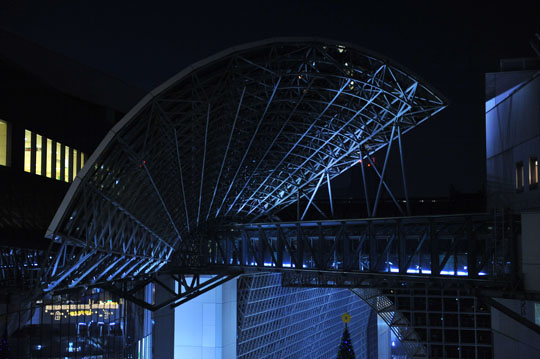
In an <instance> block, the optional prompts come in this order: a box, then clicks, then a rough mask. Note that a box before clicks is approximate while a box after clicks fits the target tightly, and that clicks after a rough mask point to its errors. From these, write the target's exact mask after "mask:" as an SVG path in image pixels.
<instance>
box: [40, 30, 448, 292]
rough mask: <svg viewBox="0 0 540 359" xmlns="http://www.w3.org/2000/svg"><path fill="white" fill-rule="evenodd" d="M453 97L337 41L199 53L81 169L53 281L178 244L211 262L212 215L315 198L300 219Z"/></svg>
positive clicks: (131, 264)
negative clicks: (321, 192) (336, 182)
mask: <svg viewBox="0 0 540 359" xmlns="http://www.w3.org/2000/svg"><path fill="white" fill-rule="evenodd" d="M444 107H445V101H444V100H443V99H442V97H441V95H438V94H436V92H435V91H434V90H432V89H431V88H429V87H428V86H427V85H426V84H425V83H423V82H421V81H420V80H419V79H418V77H417V76H415V75H413V74H411V72H409V71H406V70H404V69H403V68H402V67H400V66H398V65H396V64H395V63H393V62H392V61H391V60H389V59H387V58H384V57H382V56H380V55H377V54H374V53H371V52H369V51H366V50H363V49H361V48H358V47H356V46H353V45H348V44H341V43H337V42H333V41H323V40H318V39H277V40H268V41H263V42H259V43H255V44H249V45H245V46H242V47H237V48H232V49H229V50H227V51H224V52H223V53H220V54H218V55H216V56H214V57H212V58H209V59H207V60H204V61H202V62H200V63H197V64H195V65H193V66H191V67H189V68H188V69H186V70H184V71H183V72H181V73H179V74H178V75H176V76H174V77H173V78H172V79H170V80H169V81H167V82H166V83H165V84H163V85H162V86H161V87H159V88H157V89H156V90H154V91H153V92H151V93H150V94H149V95H148V96H147V97H145V98H144V99H143V100H142V101H141V102H140V103H139V104H138V105H137V106H136V107H135V108H134V109H133V110H132V111H131V112H130V113H129V114H128V115H127V116H126V117H125V118H124V119H123V120H122V121H121V122H120V123H118V124H117V125H116V126H115V127H114V128H113V129H112V130H111V131H110V133H109V134H108V135H107V136H106V138H105V139H104V140H103V142H102V143H101V145H100V146H99V148H98V149H97V150H96V151H95V153H94V154H93V155H92V157H91V158H90V160H89V161H88V162H87V164H86V165H85V168H84V169H83V170H82V171H81V172H80V173H79V176H78V177H77V178H76V180H75V181H74V183H73V185H72V186H71V187H70V190H69V192H68V194H67V195H66V197H65V199H64V201H63V203H62V205H61V207H60V209H59V211H58V212H57V215H56V216H55V218H54V220H53V222H52V224H51V226H50V228H49V230H48V237H49V238H51V239H52V240H53V242H52V244H51V253H54V255H56V257H55V258H54V259H53V262H54V264H53V265H51V266H49V267H48V268H47V269H46V270H44V273H43V277H42V282H43V283H44V284H45V287H44V288H43V289H44V290H45V291H51V290H54V289H59V288H66V287H75V286H80V285H95V284H96V283H103V282H114V281H118V280H122V279H126V278H132V277H140V276H145V275H152V274H153V273H156V272H157V271H159V270H160V268H162V267H163V266H164V265H165V264H167V263H168V262H170V261H171V258H172V254H173V253H176V254H177V256H178V258H180V259H179V260H180V261H181V262H182V263H184V264H188V265H200V264H201V263H200V258H201V250H202V248H201V237H202V236H204V235H205V233H207V230H208V228H212V227H213V226H214V224H216V223H223V222H230V221H233V220H234V221H239V222H246V221H253V220H255V219H258V218H269V217H271V216H272V214H273V213H275V212H276V211H278V210H279V209H280V208H283V207H284V206H287V205H289V204H291V203H293V202H294V201H296V200H297V199H298V198H300V197H306V198H308V199H309V203H308V206H307V207H306V208H305V210H304V212H303V215H302V218H303V217H304V215H305V213H306V212H307V209H308V208H309V207H310V205H311V204H312V202H313V198H314V197H315V194H316V192H317V190H318V189H319V188H320V187H321V186H324V185H328V187H329V190H330V181H331V180H332V178H334V177H336V176H338V175H339V174H341V173H343V172H344V171H346V170H347V169H349V168H350V167H351V166H353V165H355V164H357V163H358V162H359V160H360V159H361V158H368V159H369V156H370V155H371V154H373V153H374V152H376V151H378V150H380V149H382V148H383V147H385V146H387V147H388V149H390V147H391V144H392V142H393V141H394V140H399V139H400V138H401V135H402V134H403V133H405V132H407V131H409V130H411V129H412V128H414V127H415V126H417V125H418V124H420V123H421V122H423V121H425V120H426V119H428V118H429V117H431V116H433V115H434V114H435V113H437V112H439V111H440V110H442V109H443V108H444ZM400 144H401V143H400ZM400 147H401V146H400ZM387 153H388V152H387ZM386 158H388V155H387V156H386ZM385 168H386V161H385V166H384V168H383V169H382V171H381V172H382V173H379V177H380V179H381V180H380V184H379V188H378V191H377V195H376V201H375V203H374V208H373V213H375V211H376V206H377V200H378V198H379V194H380V191H381V188H382V187H383V186H384V187H385V188H386V189H388V186H387V185H386V183H385V182H384V171H385ZM329 192H330V193H331V190H330V191H329ZM51 257H52V256H51Z"/></svg>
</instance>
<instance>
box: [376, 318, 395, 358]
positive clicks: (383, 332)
mask: <svg viewBox="0 0 540 359" xmlns="http://www.w3.org/2000/svg"><path fill="white" fill-rule="evenodd" d="M377 335H378V338H379V340H378V342H379V345H378V347H377V349H378V350H377V352H378V359H390V358H391V357H392V347H391V344H390V327H389V326H388V324H386V322H385V321H384V320H383V319H382V318H381V317H379V316H378V315H377Z"/></svg>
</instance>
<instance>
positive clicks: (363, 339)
mask: <svg viewBox="0 0 540 359" xmlns="http://www.w3.org/2000/svg"><path fill="white" fill-rule="evenodd" d="M345 312H348V313H349V314H350V315H351V316H352V320H351V322H350V323H349V332H350V334H351V339H352V342H353V348H354V351H355V354H356V358H359V359H375V358H377V318H376V314H375V313H374V312H373V311H372V310H371V309H370V308H369V307H368V306H367V304H365V303H364V302H363V301H362V300H361V299H360V298H358V297H357V296H356V295H354V294H353V293H352V292H351V291H349V290H348V289H335V288H283V287H281V277H280V275H279V274H260V275H253V276H247V277H242V278H241V279H239V281H238V339H237V355H238V356H237V357H238V358H239V359H248V358H258V359H263V358H268V359H270V358H281V359H285V358H291V359H293V358H294V359H301V358H321V359H322V358H332V359H333V358H335V357H336V355H337V351H338V347H339V343H340V339H341V335H342V333H343V328H344V324H343V322H342V321H341V317H340V316H341V315H342V314H343V313H345Z"/></svg>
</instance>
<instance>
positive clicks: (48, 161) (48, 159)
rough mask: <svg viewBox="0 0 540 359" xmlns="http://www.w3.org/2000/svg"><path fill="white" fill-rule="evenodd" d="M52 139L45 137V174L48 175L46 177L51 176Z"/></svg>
mask: <svg viewBox="0 0 540 359" xmlns="http://www.w3.org/2000/svg"><path fill="white" fill-rule="evenodd" d="M52 144H53V142H52V140H51V139H49V138H47V157H46V160H45V162H46V166H45V167H46V173H45V175H46V176H47V177H48V178H52V153H53V148H52Z"/></svg>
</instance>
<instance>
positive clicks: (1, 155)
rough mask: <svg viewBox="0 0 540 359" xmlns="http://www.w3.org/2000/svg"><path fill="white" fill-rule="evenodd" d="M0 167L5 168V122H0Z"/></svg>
mask: <svg viewBox="0 0 540 359" xmlns="http://www.w3.org/2000/svg"><path fill="white" fill-rule="evenodd" d="M0 165H1V166H7V122H5V121H2V120H0Z"/></svg>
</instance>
